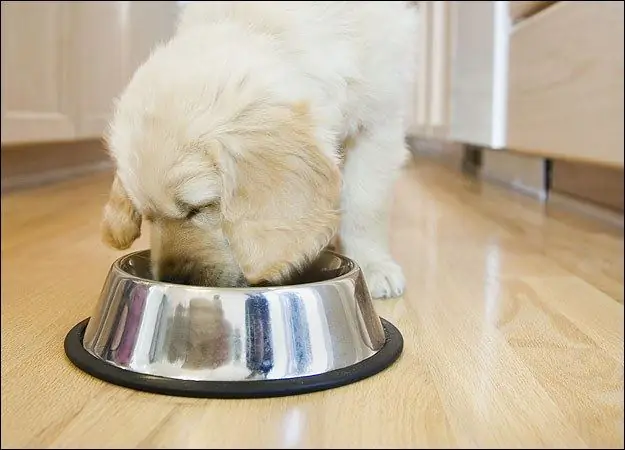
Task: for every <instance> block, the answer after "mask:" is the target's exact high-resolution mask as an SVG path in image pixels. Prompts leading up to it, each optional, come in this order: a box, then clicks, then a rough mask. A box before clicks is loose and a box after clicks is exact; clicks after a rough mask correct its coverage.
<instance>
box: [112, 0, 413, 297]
mask: <svg viewBox="0 0 625 450" xmlns="http://www.w3.org/2000/svg"><path fill="white" fill-rule="evenodd" d="M408 3H409V2H393V1H391V2H342V1H335V2H289V1H286V2H193V3H190V4H188V6H186V8H185V9H184V10H183V12H182V14H181V17H180V22H179V26H178V29H177V32H176V34H175V35H174V36H173V38H172V39H171V40H170V41H169V42H167V43H166V44H164V45H162V46H159V47H158V48H156V49H155V50H154V51H153V53H152V54H151V55H150V57H149V58H148V59H147V61H145V63H144V64H143V65H142V66H141V67H140V68H139V69H138V70H137V71H136V73H135V74H134V76H133V78H132V80H131V81H130V83H129V84H128V86H127V88H126V89H125V91H124V92H123V94H122V95H121V96H120V98H119V100H118V102H117V104H116V110H115V115H114V118H113V120H112V122H111V126H110V132H109V135H108V143H109V148H110V152H111V155H112V156H113V158H114V160H115V161H116V166H117V174H116V180H115V183H114V185H113V187H112V189H111V196H110V200H109V203H108V204H107V206H106V208H105V212H104V221H103V231H104V236H105V240H106V242H108V243H109V244H110V245H112V246H114V247H115V248H119V249H124V248H128V246H130V245H131V244H132V242H133V240H135V239H136V238H137V237H138V236H139V233H140V227H141V217H144V218H145V219H146V220H147V221H149V222H150V224H151V226H152V232H151V236H152V243H151V248H152V254H153V270H154V274H155V275H156V276H157V277H158V278H160V279H166V280H171V281H177V282H185V283H201V284H216V285H242V284H247V283H262V282H270V283H280V282H283V281H285V280H287V279H288V277H289V276H290V275H292V274H293V273H294V271H297V270H300V269H302V268H303V267H305V266H306V264H307V263H308V262H309V261H310V260H311V259H313V258H315V257H316V255H317V254H318V253H319V251H321V250H322V249H323V248H324V247H325V246H326V245H328V244H329V243H330V241H331V240H332V239H333V238H334V237H335V236H336V235H337V234H338V235H339V236H340V241H341V244H342V251H343V252H344V253H345V254H347V255H348V256H351V257H352V258H354V259H355V260H356V261H357V262H358V263H359V264H360V265H361V266H362V268H363V270H364V272H365V276H366V278H367V282H368V285H369V288H370V290H371V292H372V294H373V295H374V296H375V297H389V296H396V295H399V294H401V293H402V292H403V290H404V277H403V275H402V270H401V268H400V267H399V266H398V265H397V264H396V263H395V262H394V260H393V258H392V257H391V255H390V252H389V246H388V220H389V208H390V206H391V201H392V196H391V192H392V185H393V182H394V180H395V177H396V174H397V172H398V170H399V169H400V167H401V165H402V163H403V161H404V159H405V156H406V154H407V152H406V150H405V145H404V131H405V117H406V111H407V106H408V104H407V101H408V100H409V99H408V95H407V94H408V92H410V80H411V77H412V76H413V75H414V73H415V69H414V67H413V61H414V57H413V54H414V45H415V43H416V23H415V14H414V11H412V10H411V7H410V6H409V5H408ZM347 141H349V143H350V145H349V147H350V148H349V150H348V151H347V154H346V155H343V152H342V151H341V149H342V146H343V144H344V143H345V142H347Z"/></svg>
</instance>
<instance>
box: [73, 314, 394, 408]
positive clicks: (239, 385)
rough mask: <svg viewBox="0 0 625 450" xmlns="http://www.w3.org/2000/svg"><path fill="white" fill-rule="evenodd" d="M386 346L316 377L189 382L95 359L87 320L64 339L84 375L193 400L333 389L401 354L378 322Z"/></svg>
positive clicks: (385, 323)
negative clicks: (88, 343)
mask: <svg viewBox="0 0 625 450" xmlns="http://www.w3.org/2000/svg"><path fill="white" fill-rule="evenodd" d="M381 320H382V326H383V328H384V332H385V334H386V343H385V344H384V347H382V349H381V350H380V351H379V352H377V353H376V354H375V355H373V356H371V357H369V358H367V359H365V360H364V361H361V362H359V363H357V364H354V365H352V366H349V367H345V368H343V369H337V370H332V371H330V372H326V373H323V374H319V375H310V376H305V377H296V378H288V379H283V380H254V381H190V380H179V379H174V378H165V377H159V376H153V375H145V374H141V373H137V372H132V371H130V370H125V369H121V368H119V367H116V366H113V365H111V364H108V363H106V362H105V361H103V360H101V359H99V358H96V357H95V356H93V355H92V354H91V353H89V352H88V351H87V350H85V348H84V347H83V344H82V342H83V337H84V334H85V329H86V328H87V323H88V322H89V319H85V320H83V321H82V322H80V323H78V324H77V325H76V326H74V328H72V329H71V330H70V332H69V333H68V334H67V336H66V337H65V354H66V355H67V357H68V358H69V360H70V361H71V362H72V363H73V364H74V365H75V366H76V367H78V368H79V369H81V370H83V371H84V372H86V373H88V374H90V375H92V376H94V377H96V378H98V379H100V380H103V381H106V382H109V383H112V384H116V385H118V386H123V387H127V388H130V389H135V390H139V391H146V392H152V393H155V394H163V395H171V396H178V397H196V398H221V399H225V398H266V397H283V396H288V395H298V394H306V393H310V392H315V391H322V390H326V389H333V388H337V387H340V386H345V385H347V384H351V383H355V382H357V381H360V380H363V379H365V378H368V377H371V376H373V375H375V374H377V373H379V372H381V371H383V370H384V369H386V368H387V367H389V366H390V365H391V364H393V363H394V362H395V361H396V360H397V358H399V356H400V355H401V352H402V350H403V347H404V339H403V337H402V335H401V333H400V332H399V330H398V329H397V328H395V327H394V326H393V324H391V323H390V322H388V321H386V320H384V319H381Z"/></svg>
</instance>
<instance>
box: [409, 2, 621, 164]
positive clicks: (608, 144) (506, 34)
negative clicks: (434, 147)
mask: <svg viewBox="0 0 625 450" xmlns="http://www.w3.org/2000/svg"><path fill="white" fill-rule="evenodd" d="M417 4H418V10H417V14H418V15H419V18H420V27H421V28H420V33H421V36H420V38H419V39H420V45H421V49H420V51H419V54H418V55H417V57H418V59H419V65H420V69H419V71H418V73H417V74H415V87H414V99H415V100H414V105H413V115H412V118H411V120H412V122H411V125H412V126H411V127H410V133H411V134H413V135H415V136H417V137H425V138H442V139H445V140H449V141H456V142H459V143H465V144H473V145H477V146H482V147H488V148H492V149H501V150H506V149H513V150H518V151H521V152H526V153H531V154H534V155H537V156H542V157H556V158H562V159H572V160H578V161H586V162H592V163H601V164H607V165H613V166H617V167H623V145H624V144H623V120H624V117H623V110H624V108H623V95H624V92H623V21H624V19H623V12H624V11H623V9H624V8H623V2H572V1H560V2H553V1H532V2H529V1H443V2H435V1H425V2H417Z"/></svg>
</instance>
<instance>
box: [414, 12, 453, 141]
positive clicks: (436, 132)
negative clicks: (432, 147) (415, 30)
mask: <svg viewBox="0 0 625 450" xmlns="http://www.w3.org/2000/svg"><path fill="white" fill-rule="evenodd" d="M449 4H450V2H447V1H423V2H417V9H416V10H415V14H417V18H418V22H419V36H418V38H417V39H418V45H417V50H416V53H417V54H416V55H415V57H416V60H417V73H416V74H415V80H414V86H413V90H412V92H411V93H410V95H411V96H412V97H411V98H412V99H413V101H412V108H411V110H410V115H409V127H408V133H409V134H411V135H415V136H420V137H427V138H445V137H446V134H447V129H448V125H449V106H450V103H449V102H450V99H449V71H450V66H449V65H450V62H451V60H450V58H451V53H450V51H451V45H450V43H451V41H450V38H451V22H450V19H451V16H450V8H449Z"/></svg>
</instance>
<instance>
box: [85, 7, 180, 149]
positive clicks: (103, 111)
mask: <svg viewBox="0 0 625 450" xmlns="http://www.w3.org/2000/svg"><path fill="white" fill-rule="evenodd" d="M177 8H178V5H177V2H172V1H163V2H122V1H119V2H111V1H95V2H77V3H76V8H75V11H74V23H75V30H76V31H75V36H76V39H75V49H74V54H75V55H76V58H75V62H74V67H75V71H76V73H79V74H80V80H79V83H78V91H79V106H78V115H77V136H78V137H80V138H100V137H101V136H102V135H103V133H104V132H105V130H106V127H107V124H108V122H109V120H110V117H111V113H112V111H113V106H114V101H115V98H116V97H117V96H118V95H119V94H120V93H121V92H122V90H123V89H124V87H125V86H126V84H127V83H128V81H129V80H130V78H131V76H132V74H133V73H134V71H135V70H136V69H137V68H138V67H139V65H140V64H141V63H142V62H143V61H144V60H145V58H147V57H148V55H149V54H150V51H151V50H152V48H153V47H154V45H156V44H157V43H158V42H160V41H164V40H167V39H168V38H169V37H170V36H171V34H172V33H173V29H174V25H175V21H176V17H177Z"/></svg>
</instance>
